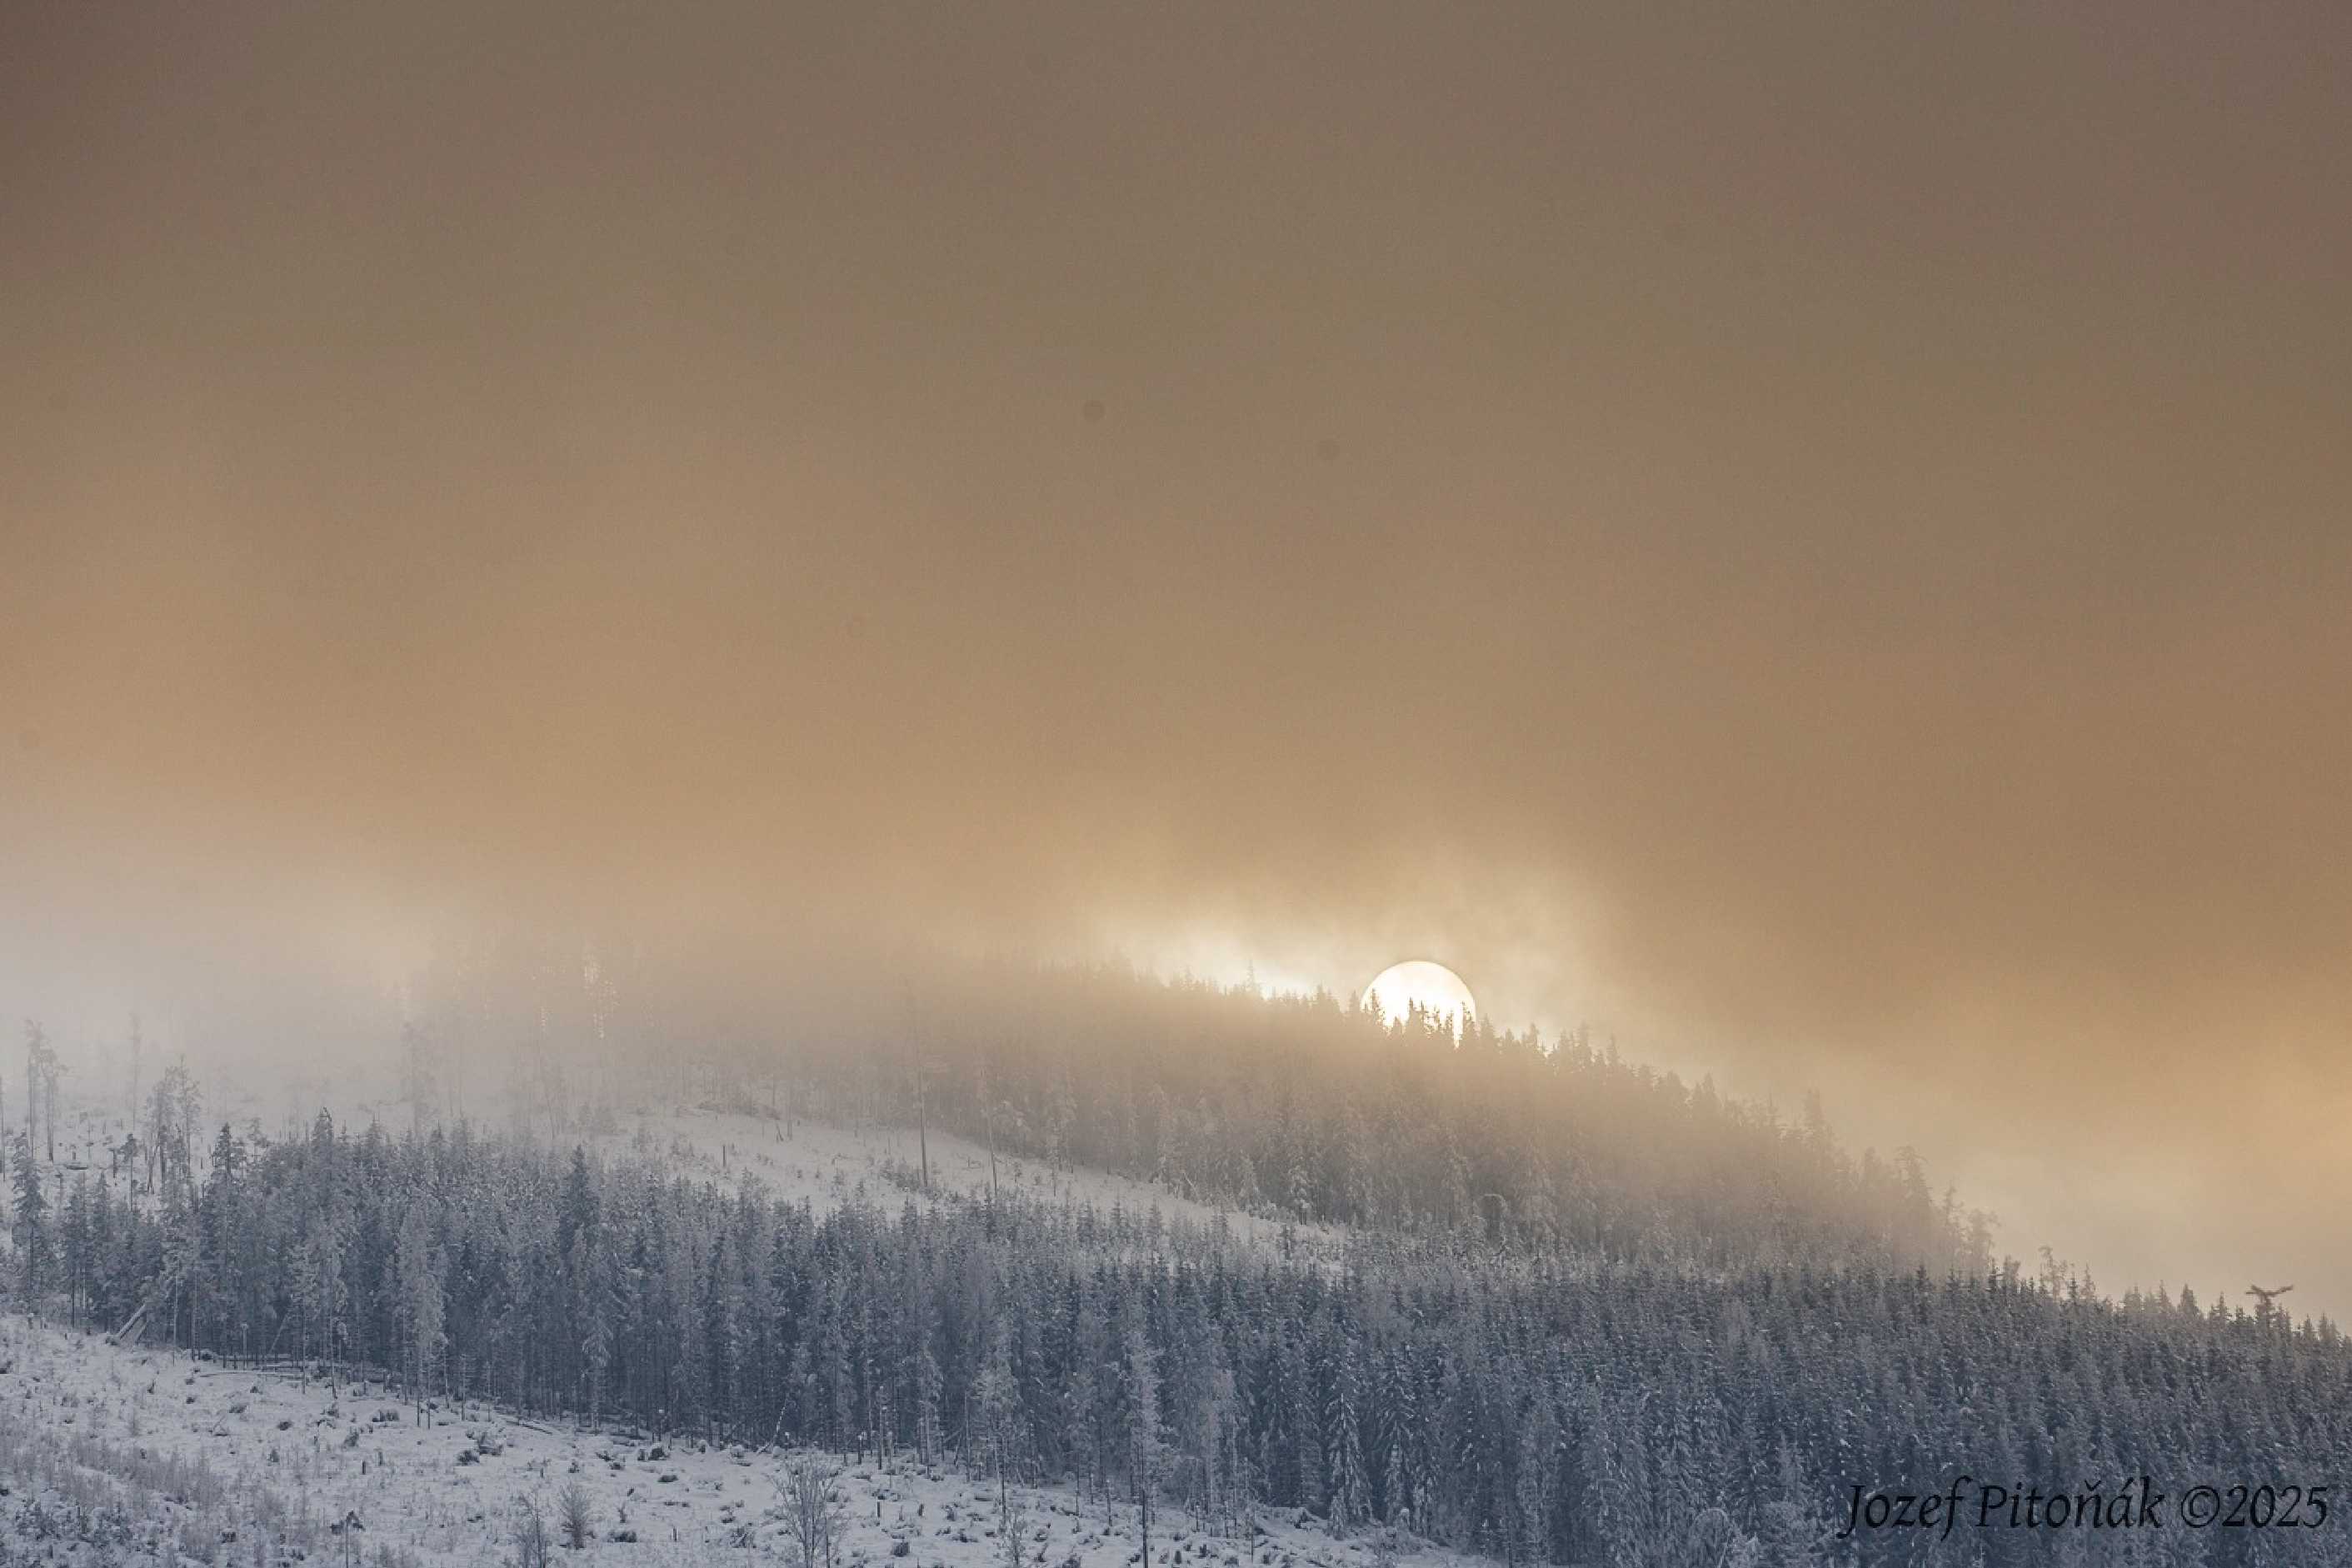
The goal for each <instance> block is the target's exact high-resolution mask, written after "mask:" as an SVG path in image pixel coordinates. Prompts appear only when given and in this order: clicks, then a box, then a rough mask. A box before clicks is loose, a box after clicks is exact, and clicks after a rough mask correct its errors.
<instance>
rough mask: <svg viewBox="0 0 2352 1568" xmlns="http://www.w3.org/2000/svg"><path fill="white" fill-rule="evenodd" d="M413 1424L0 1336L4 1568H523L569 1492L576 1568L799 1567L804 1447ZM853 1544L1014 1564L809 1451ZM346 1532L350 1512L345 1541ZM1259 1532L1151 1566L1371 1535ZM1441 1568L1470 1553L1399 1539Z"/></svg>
mask: <svg viewBox="0 0 2352 1568" xmlns="http://www.w3.org/2000/svg"><path fill="white" fill-rule="evenodd" d="M425 1423H426V1424H424V1425H420V1424H419V1418H418V1414H417V1412H416V1410H415V1407H414V1406H412V1405H406V1404H404V1403H402V1402H400V1401H399V1400H397V1399H396V1398H394V1397H392V1396H391V1394H389V1393H388V1392H387V1391H386V1390H384V1389H383V1387H382V1385H379V1384H367V1383H363V1382H362V1383H352V1382H342V1383H340V1384H335V1383H329V1382H325V1381H319V1380H306V1379H303V1378H301V1377H299V1376H296V1375H292V1374H280V1373H257V1372H255V1371H252V1370H250V1369H229V1368H226V1367H223V1366H220V1365H217V1364H215V1363H207V1362H201V1361H196V1360H193V1359H191V1358H190V1357H188V1356H186V1355H183V1354H179V1353H176V1352H169V1351H163V1350H157V1349H153V1348H139V1347H122V1346H117V1345H113V1344H110V1343H109V1342H107V1341H105V1340H104V1339H102V1338H100V1337H98V1336H95V1335H89V1334H81V1333H76V1332H71V1331H67V1330H64V1329H61V1328H58V1327H57V1326H55V1325H53V1324H48V1323H39V1322H30V1321H26V1320H25V1319H22V1318H12V1319H10V1320H8V1321H7V1322H6V1323H5V1326H0V1563H50V1562H54V1563H67V1564H74V1565H77V1568H79V1565H81V1564H95V1563H114V1562H120V1561H123V1560H126V1559H128V1558H130V1557H131V1556H133V1555H136V1556H139V1557H141V1558H142V1559H144V1560H148V1561H157V1562H162V1563H167V1564H175V1565H176V1564H178V1563H191V1562H192V1563H208V1564H209V1563H223V1564H228V1563H234V1564H244V1563H260V1564H276V1563H289V1562H299V1561H308V1562H313V1563H383V1564H406V1563H415V1564H419V1565H423V1564H482V1565H488V1564H497V1563H509V1562H512V1561H514V1558H515V1552H514V1548H513V1543H512V1540H511V1532H512V1528H513V1525H514V1522H515V1520H516V1517H517V1511H518V1506H519V1504H520V1501H521V1500H525V1499H531V1500H536V1501H537V1503H538V1505H539V1507H540V1508H541V1510H542V1512H543V1514H544V1516H545V1517H546V1519H547V1521H548V1528H549V1529H550V1531H555V1532H557V1537H558V1540H559V1541H560V1539H561V1534H560V1526H559V1520H560V1516H561V1513H562V1494H563V1493H564V1492H565V1491H566V1489H569V1488H571V1487H572V1486H574V1485H575V1484H576V1485H577V1486H578V1487H580V1488H581V1489H582V1490H583V1492H584V1494H585V1496H586V1498H587V1500H588V1503H589V1508H590V1510H591V1515H592V1519H593V1541H592V1542H591V1543H590V1544H589V1545H588V1547H587V1548H586V1549H585V1551H584V1552H582V1553H580V1554H579V1555H578V1557H577V1558H574V1557H573V1555H572V1554H571V1553H568V1552H561V1551H560V1550H559V1552H557V1553H556V1557H557V1558H558V1559H561V1560H565V1561H575V1560H584V1561H586V1562H590V1563H597V1562H602V1563H613V1564H614V1565H616V1568H617V1565H620V1564H629V1563H644V1564H686V1563H727V1562H753V1561H760V1562H765V1561H783V1562H791V1561H794V1560H795V1559H794V1554H793V1547H792V1542H791V1539H790V1536H789V1533H788V1531H787V1527H786V1523H785V1521H786V1510H785V1507H784V1493H783V1490H782V1481H783V1479H784V1477H785V1473H786V1467H787V1466H788V1465H789V1464H790V1463H792V1462H793V1460H794V1459H795V1458H805V1457H807V1456H795V1455H792V1454H788V1453H784V1452H779V1451H770V1450H764V1449H750V1450H747V1449H743V1448H729V1447H704V1446H702V1445H699V1444H696V1443H673V1444H670V1445H667V1447H656V1446H655V1445H653V1444H651V1443H650V1442H648V1441H646V1440H645V1439H643V1438H641V1437H632V1436H626V1435H624V1434H621V1433H617V1432H600V1431H593V1430H588V1431H581V1430H572V1429H570V1428H554V1427H549V1426H541V1425H536V1424H532V1423H527V1422H521V1421H517V1420H513V1419H510V1418H507V1417H504V1416H502V1415H501V1414H500V1413H499V1412H498V1411H496V1410H490V1409H483V1408H458V1407H445V1408H440V1409H435V1410H431V1411H429V1412H428V1413H427V1414H426V1415H425ZM818 1458H821V1459H822V1461H823V1462H824V1464H825V1466H826V1468H829V1469H835V1470H837V1472H838V1473H837V1475H836V1477H835V1489H836V1495H837V1497H838V1498H839V1500H840V1503H841V1507H842V1510H843V1515H844V1519H845V1527H846V1528H845V1533H844V1536H843V1538H842V1540H841V1542H840V1552H839V1554H838V1559H837V1562H838V1564H839V1568H866V1565H871V1568H883V1565H884V1564H887V1563H890V1562H891V1561H892V1560H894V1559H896V1560H898V1562H899V1563H903V1564H905V1568H1004V1564H1005V1556H1006V1554H1005V1551H1004V1544H1003V1541H1002V1539H1001V1536H1000V1528H1001V1525H1002V1521H1003V1516H1002V1514H1001V1512H1000V1510H999V1505H998V1500H997V1489H996V1488H995V1486H994V1485H993V1484H992V1482H989V1481H987V1480H985V1479H976V1478H971V1477H967V1476H963V1475H960V1474H957V1473H955V1472H952V1471H948V1470H940V1469H933V1470H929V1471H926V1470H923V1469H921V1468H919V1467H917V1466H915V1465H913V1464H912V1463H911V1462H908V1463H902V1464H899V1465H898V1466H896V1467H894V1468H883V1467H881V1466H879V1465H877V1464H874V1463H866V1464H862V1465H861V1464H855V1463H849V1464H845V1463H843V1462H842V1461H841V1460H840V1458H838V1456H819V1457H818ZM1012 1495H1013V1500H1014V1509H1015V1511H1016V1512H1017V1513H1019V1514H1020V1515H1021V1516H1022V1518H1023V1524H1022V1530H1023V1535H1024V1539H1023V1542H1022V1559H1023V1561H1024V1563H1027V1564H1031V1565H1033V1568H1036V1565H1042V1568H1138V1565H1139V1543H1138V1533H1137V1519H1136V1512H1135V1510H1134V1508H1133V1507H1132V1506H1129V1504H1127V1503H1125V1502H1123V1501H1114V1502H1113V1504H1112V1505H1111V1507H1110V1511H1109V1517H1108V1521H1106V1516H1105V1505H1104V1504H1103V1502H1102V1501H1101V1500H1099V1499H1095V1498H1089V1499H1087V1500H1086V1502H1085V1504H1084V1506H1083V1507H1081V1506H1080V1503H1079V1501H1078V1499H1077V1497H1076V1494H1075V1493H1074V1492H1072V1491H1071V1490H1070V1489H1066V1488H1045V1489H1038V1488H1029V1487H1014V1488H1013V1489H1012ZM346 1521H355V1522H352V1523H351V1525H350V1527H349V1528H346ZM1256 1524H1257V1526H1258V1527H1259V1528H1260V1529H1261V1530H1262V1531H1263V1533H1262V1534H1259V1535H1257V1536H1255V1537H1254V1538H1249V1539H1244V1538H1243V1537H1240V1536H1234V1535H1227V1534H1218V1533H1212V1532H1210V1531H1205V1530H1203V1529H1202V1525H1201V1522H1200V1521H1196V1520H1192V1519H1191V1518H1189V1517H1187V1516H1186V1515H1185V1514H1184V1512H1183V1511H1182V1510H1180V1509H1175V1508H1172V1507H1171V1508H1166V1509H1164V1510H1163V1509H1159V1508H1155V1510H1154V1512H1153V1522H1152V1543H1151V1558H1152V1564H1153V1565H1154V1568H1158V1565H1162V1564H1164V1565H1167V1568H1370V1565H1371V1564H1372V1563H1375V1562H1376V1561H1377V1560H1379V1559H1380V1558H1381V1556H1382V1555H1384V1552H1383V1544H1384V1541H1383V1538H1382V1537H1381V1536H1379V1535H1376V1534H1374V1533H1371V1532H1365V1533H1362V1534H1360V1535H1359V1536H1357V1537H1356V1538H1354V1539H1351V1540H1347V1541H1334V1540H1332V1539H1330V1538H1329V1537H1328V1535H1326V1534H1324V1533H1323V1532H1322V1531H1321V1530H1320V1528H1319V1527H1318V1525H1317V1524H1316V1523H1315V1521H1310V1520H1303V1519H1301V1518H1297V1517H1282V1516H1276V1515H1271V1514H1261V1516H1260V1517H1259V1518H1258V1520H1257V1521H1256ZM1390 1544H1391V1545H1392V1546H1393V1548H1394V1549H1395V1550H1396V1552H1397V1555H1398V1556H1400V1557H1401V1558H1402V1559H1404V1560H1406V1561H1409V1562H1416V1563H1428V1564H1430V1565H1431V1568H1446V1565H1448V1564H1451V1563H1457V1562H1463V1561H1466V1560H1464V1559H1459V1558H1457V1557H1455V1556H1454V1554H1452V1553H1448V1552H1440V1551H1438V1550H1436V1549H1433V1548H1428V1547H1423V1546H1421V1545H1420V1544H1419V1543H1417V1542H1409V1541H1399V1542H1392V1543H1390Z"/></svg>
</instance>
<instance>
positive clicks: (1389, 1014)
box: [1362, 958, 1478, 1038]
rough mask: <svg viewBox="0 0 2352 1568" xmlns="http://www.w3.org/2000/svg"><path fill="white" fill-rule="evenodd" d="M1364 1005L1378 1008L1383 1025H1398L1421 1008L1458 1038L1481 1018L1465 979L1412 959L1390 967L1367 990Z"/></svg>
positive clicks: (1424, 960) (1439, 965) (1440, 966)
mask: <svg viewBox="0 0 2352 1568" xmlns="http://www.w3.org/2000/svg"><path fill="white" fill-rule="evenodd" d="M1362 1005H1365V1006H1377V1007H1378V1008H1379V1009H1380V1015H1381V1023H1383V1024H1392V1023H1395V1022H1396V1021H1397V1020H1398V1019H1399V1018H1402V1017H1404V1016H1406V1015H1407V1014H1408V1013H1409V1012H1411V1011H1412V1008H1413V1007H1414V1006H1415V1005H1418V1006H1419V1007H1420V1008H1421V1009H1422V1011H1423V1012H1425V1013H1429V1014H1432V1015H1433V1016H1435V1017H1436V1019H1437V1020H1438V1022H1439V1023H1440V1024H1442V1025H1444V1026H1445V1027H1447V1028H1448V1029H1450V1030H1451V1031H1452V1032H1453V1034H1454V1036H1455V1037H1457V1038H1458V1037H1460V1036H1461V1033H1462V1026H1463V1024H1464V1023H1465V1021H1467V1020H1469V1019H1471V1018H1475V1017H1476V1016H1478V1003H1477V999H1476V998H1475V997H1474V996H1472V995H1471V994H1470V987H1469V986H1467V985H1465V984H1463V983H1462V976H1460V975H1458V974H1456V973H1454V971H1452V970H1450V969H1448V968H1446V967H1445V965H1444V964H1442V963H1437V962H1435V961H1434V960H1432V959H1427V958H1409V959H1407V960H1405V961H1404V962H1403V963H1391V964H1390V965H1389V966H1388V967H1387V968H1386V969H1383V970H1381V972H1380V973H1378V974H1376V975H1374V976H1372V983H1371V984H1370V985H1367V986H1365V987H1364V994H1363V998H1362Z"/></svg>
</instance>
